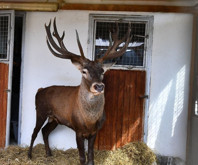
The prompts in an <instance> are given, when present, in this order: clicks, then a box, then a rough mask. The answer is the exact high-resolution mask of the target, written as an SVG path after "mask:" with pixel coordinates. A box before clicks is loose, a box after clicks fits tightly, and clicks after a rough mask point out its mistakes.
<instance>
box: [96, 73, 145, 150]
mask: <svg viewBox="0 0 198 165" xmlns="http://www.w3.org/2000/svg"><path fill="white" fill-rule="evenodd" d="M145 82H146V72H145V71H129V70H110V71H108V72H107V73H106V74H105V78H104V83H105V99H106V100H105V112H106V121H105V124H104V126H103V128H102V129H101V130H100V131H99V133H98V135H97V138H96V143H95V148H96V149H105V150H112V149H116V148H119V147H121V146H123V145H125V144H127V143H129V142H133V141H141V140H143V121H144V99H143V98H142V96H144V94H145Z"/></svg>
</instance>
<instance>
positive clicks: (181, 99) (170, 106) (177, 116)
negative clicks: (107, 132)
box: [148, 65, 188, 159]
mask: <svg viewBox="0 0 198 165" xmlns="http://www.w3.org/2000/svg"><path fill="white" fill-rule="evenodd" d="M172 75H173V74H172ZM170 77H171V76H170ZM186 80H188V75H187V74H186V66H185V65H184V66H183V67H181V68H180V69H179V70H178V72H177V73H176V74H174V76H172V79H169V82H167V83H166V85H165V87H164V88H163V90H161V93H160V94H159V95H158V97H156V98H155V99H154V101H153V102H152V103H151V105H150V109H149V114H150V116H149V124H150V126H151V127H150V128H149V132H148V145H149V146H150V147H151V148H153V149H154V150H155V151H156V152H159V151H160V152H161V153H159V154H162V155H166V156H177V157H180V158H182V159H185V150H186V131H187V107H184V105H187V104H186V103H187V101H188V94H187V90H186V89H185V88H186V86H187V85H185V82H186ZM153 119H154V120H153ZM181 151H183V153H184V154H183V155H182V154H181V155H178V152H180V153H181Z"/></svg>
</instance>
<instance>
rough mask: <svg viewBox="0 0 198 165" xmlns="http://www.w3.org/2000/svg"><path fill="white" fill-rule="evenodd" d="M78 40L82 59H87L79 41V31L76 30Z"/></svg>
mask: <svg viewBox="0 0 198 165" xmlns="http://www.w3.org/2000/svg"><path fill="white" fill-rule="evenodd" d="M76 39H77V43H78V48H79V50H80V54H81V57H82V58H84V59H85V55H84V52H83V49H82V46H81V43H80V39H79V36H78V31H77V30H76Z"/></svg>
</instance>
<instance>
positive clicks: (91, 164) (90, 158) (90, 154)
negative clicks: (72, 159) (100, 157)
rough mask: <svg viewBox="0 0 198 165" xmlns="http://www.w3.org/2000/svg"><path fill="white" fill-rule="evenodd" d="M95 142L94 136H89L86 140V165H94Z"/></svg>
mask: <svg viewBox="0 0 198 165" xmlns="http://www.w3.org/2000/svg"><path fill="white" fill-rule="evenodd" d="M95 140H96V134H94V135H91V136H90V137H89V138H88V163H87V165H94V142H95Z"/></svg>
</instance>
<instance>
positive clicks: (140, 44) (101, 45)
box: [95, 22, 146, 66]
mask: <svg viewBox="0 0 198 165" xmlns="http://www.w3.org/2000/svg"><path fill="white" fill-rule="evenodd" d="M115 27H116V24H115V23H112V22H96V36H95V58H96V59H98V58H100V57H102V56H103V55H104V53H105V51H106V50H107V49H108V46H109V29H111V28H113V29H115ZM145 27H146V24H145V23H144V22H133V23H131V35H132V36H133V37H132V40H131V42H130V43H129V46H128V48H127V51H126V53H125V54H124V55H123V56H122V57H120V58H118V59H116V61H117V63H116V65H124V66H143V65H144V46H145ZM127 29H128V23H119V39H121V38H122V37H124V36H125V34H126V33H127ZM123 45H124V43H123V44H121V45H120V47H122V46H123ZM118 50H119V48H118ZM110 61H111V62H112V61H113V60H109V61H106V62H110Z"/></svg>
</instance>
